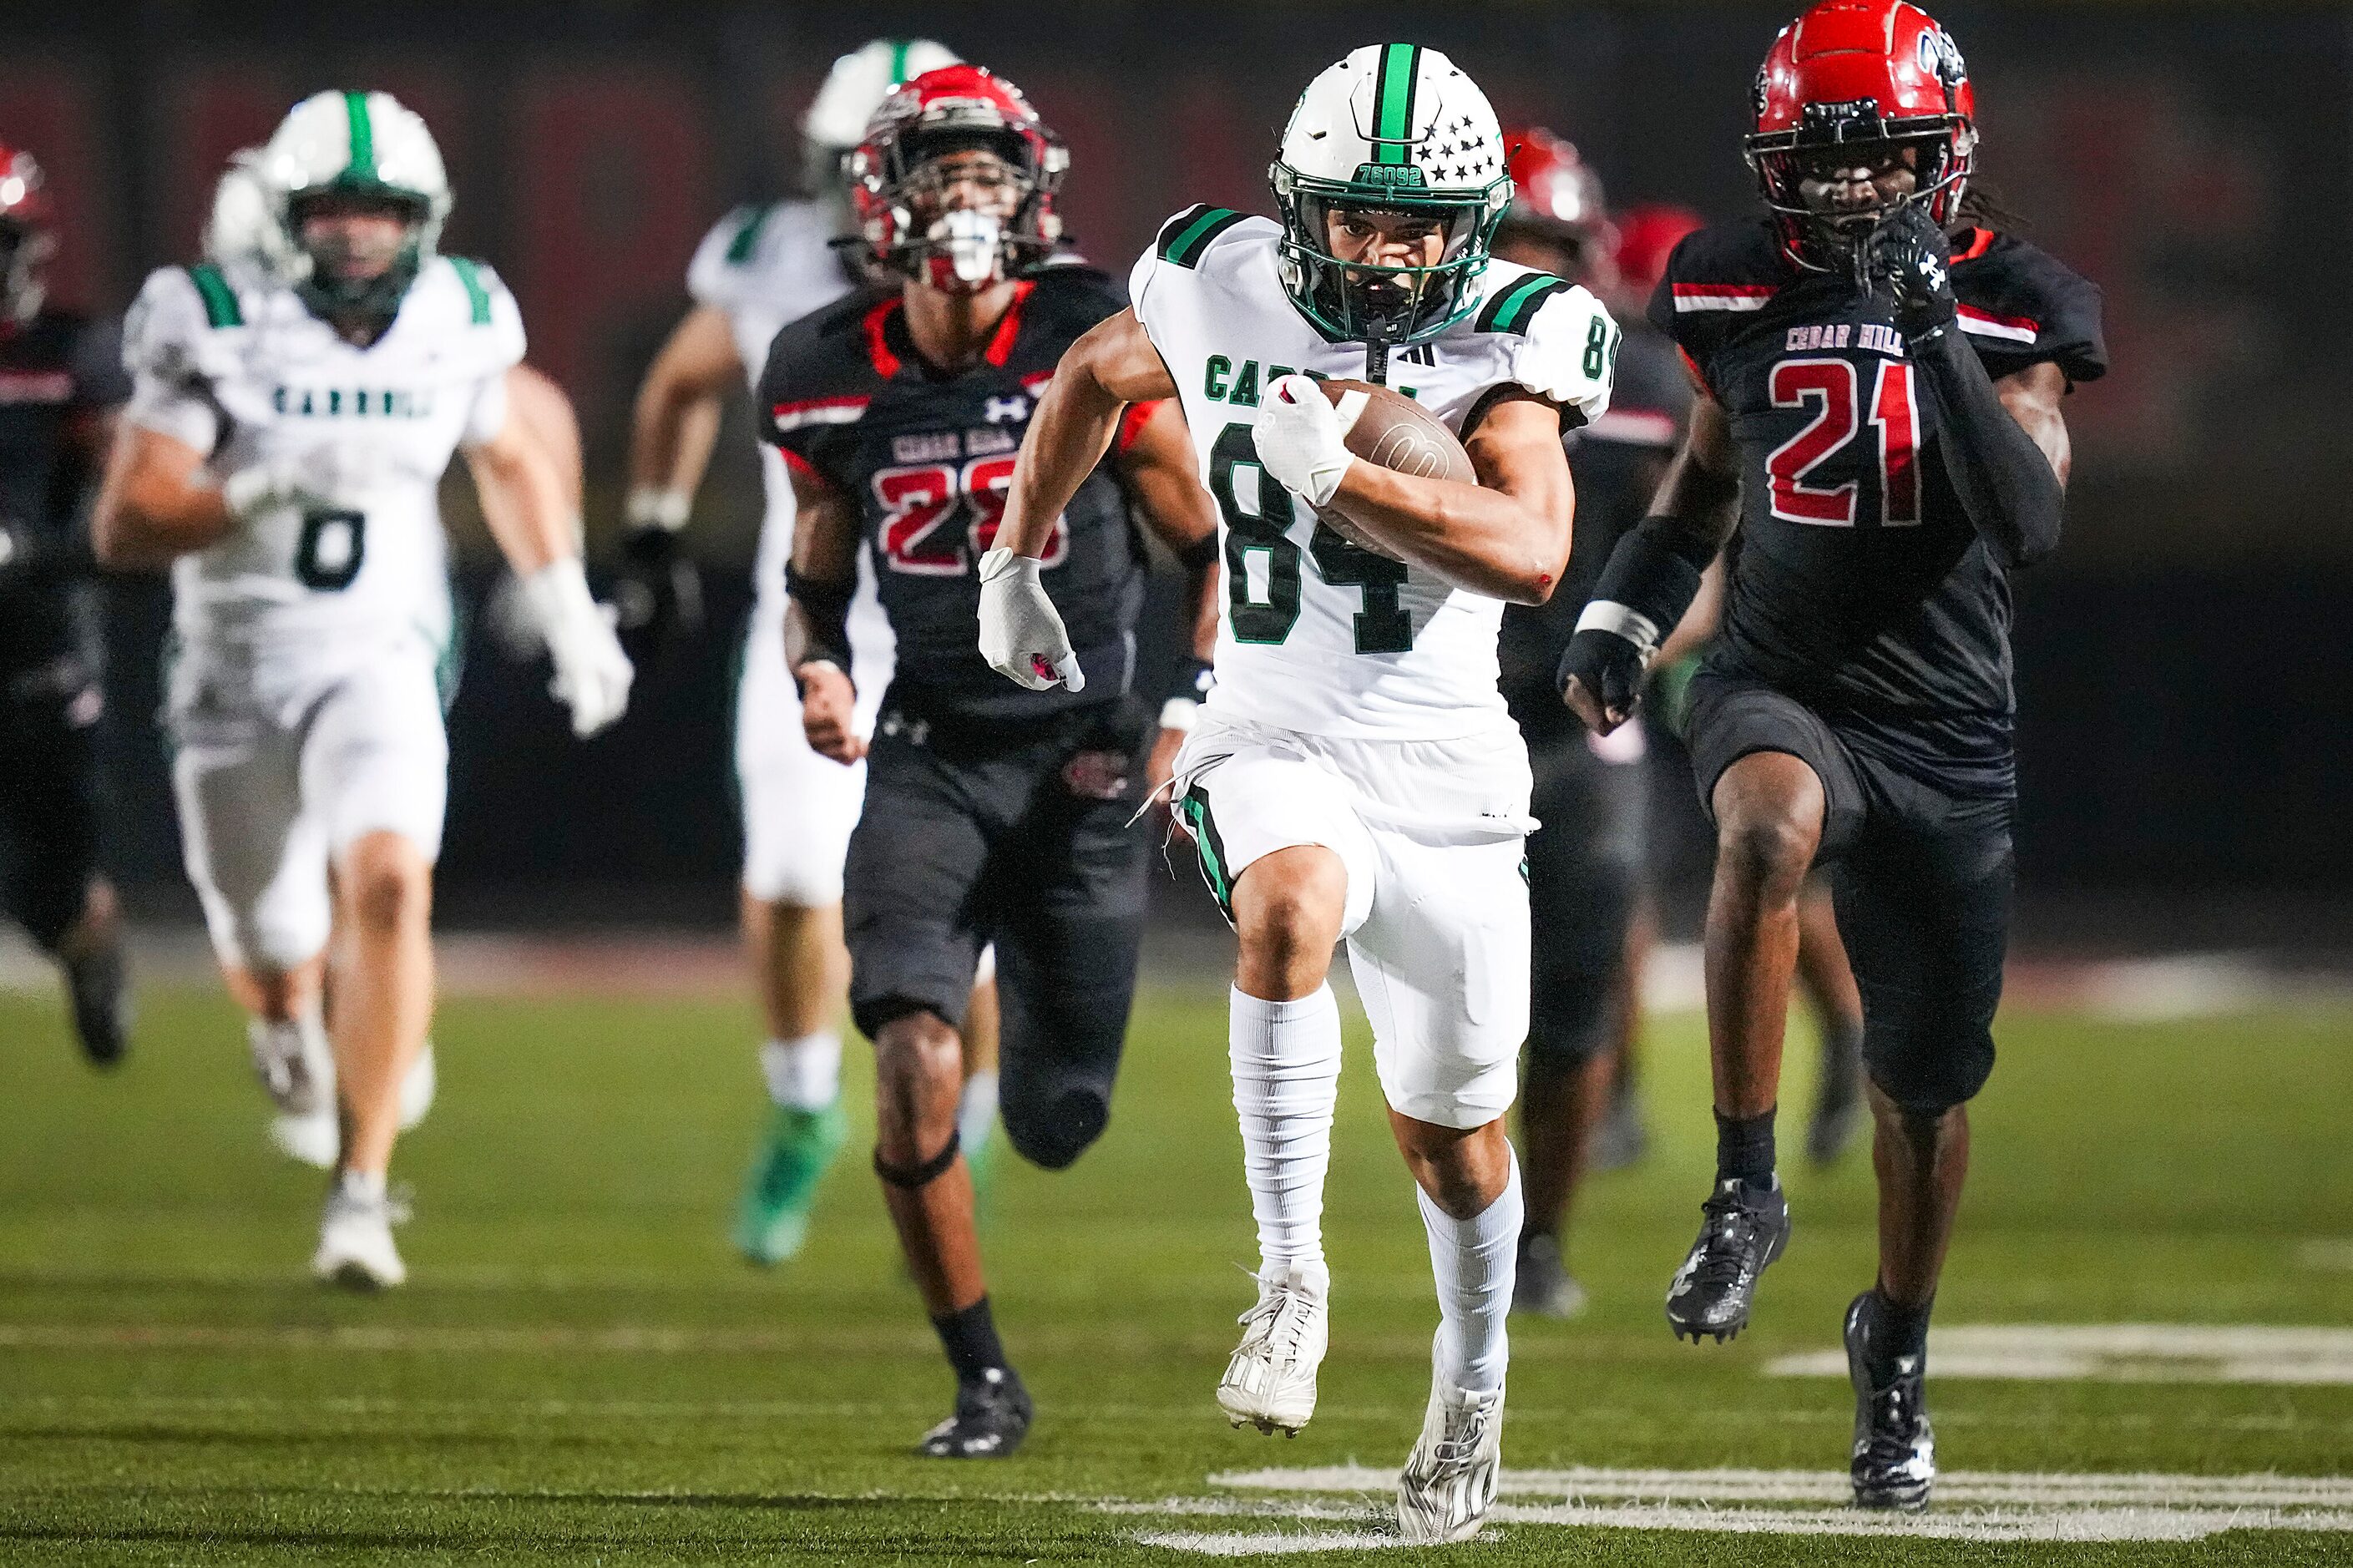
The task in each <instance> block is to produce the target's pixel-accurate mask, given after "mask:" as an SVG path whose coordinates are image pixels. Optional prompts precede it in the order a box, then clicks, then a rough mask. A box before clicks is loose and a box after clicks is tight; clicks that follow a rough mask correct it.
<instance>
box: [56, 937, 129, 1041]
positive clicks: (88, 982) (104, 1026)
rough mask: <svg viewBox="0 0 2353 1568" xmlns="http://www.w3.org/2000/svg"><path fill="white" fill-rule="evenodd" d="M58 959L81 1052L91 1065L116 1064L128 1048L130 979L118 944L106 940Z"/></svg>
mask: <svg viewBox="0 0 2353 1568" xmlns="http://www.w3.org/2000/svg"><path fill="white" fill-rule="evenodd" d="M58 966H59V967H60V968H61V969H62V970H63V971H64V973H65V981H66V1002H67V1005H69V1006H70V1007H71V1008H72V1010H73V1023H74V1035H75V1037H77V1038H78V1039H79V1040H80V1041H81V1054H82V1055H83V1056H84V1057H85V1058H88V1059H89V1061H90V1066H92V1067H94V1068H111V1067H113V1066H115V1065H117V1064H118V1063H120V1062H121V1060H122V1056H123V1052H124V1051H125V1050H127V1049H128V1048H129V1046H130V1040H129V1037H130V1033H131V978H130V975H129V973H128V972H127V971H126V969H125V968H124V965H123V963H122V947H121V943H119V942H107V943H105V944H104V945H102V946H100V947H98V948H95V949H93V950H92V951H90V952H83V953H78V954H76V955H74V956H72V957H69V958H60V959H59V960H58Z"/></svg>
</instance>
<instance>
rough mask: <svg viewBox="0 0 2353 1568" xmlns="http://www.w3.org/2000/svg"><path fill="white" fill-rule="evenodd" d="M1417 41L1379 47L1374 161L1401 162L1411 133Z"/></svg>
mask: <svg viewBox="0 0 2353 1568" xmlns="http://www.w3.org/2000/svg"><path fill="white" fill-rule="evenodd" d="M1420 65H1421V46H1420V45H1419V44H1384V45H1382V46H1381V70H1380V77H1379V79H1378V80H1377V82H1376V83H1375V85H1374V91H1373V139H1374V146H1373V162H1374V163H1406V162H1408V160H1407V158H1406V155H1405V143H1406V139H1407V138H1408V137H1409V136H1411V135H1412V134H1413V92H1414V80H1415V78H1417V77H1418V76H1419V75H1420V74H1421V73H1420Z"/></svg>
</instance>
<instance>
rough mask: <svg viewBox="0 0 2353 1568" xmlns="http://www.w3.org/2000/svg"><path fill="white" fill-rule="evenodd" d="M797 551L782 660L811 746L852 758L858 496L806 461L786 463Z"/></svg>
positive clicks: (857, 740)
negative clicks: (851, 660)
mask: <svg viewBox="0 0 2353 1568" xmlns="http://www.w3.org/2000/svg"><path fill="white" fill-rule="evenodd" d="M789 466H790V468H791V469H792V477H793V500H794V501H795V503H796V504H797V515H796V517H795V519H794V521H793V559H792V563H791V565H790V566H789V567H787V568H786V572H785V593H786V601H785V665H786V668H788V669H790V670H791V671H792V673H793V680H794V683H795V684H796V685H797V686H798V687H799V688H800V693H801V728H802V730H803V731H805V732H806V733H807V736H808V743H809V749H810V750H811V751H813V752H817V754H818V755H819V756H821V757H830V758H832V759H833V760H834V761H835V762H837V763H843V764H845V765H846V764H848V763H854V762H857V761H858V760H859V759H860V758H861V757H863V756H865V755H866V742H865V740H864V738H863V737H861V736H860V734H859V733H858V729H857V725H856V723H855V722H854V721H853V718H852V713H853V710H855V708H856V705H857V701H858V689H857V687H856V686H855V685H854V684H853V683H852V682H851V680H850V678H849V668H850V664H849V601H850V596H851V595H853V594H855V593H856V592H857V590H858V512H857V509H856V506H855V504H854V503H853V502H852V501H851V500H850V499H849V497H848V496H845V495H843V494H842V493H841V492H840V491H839V490H838V489H834V488H833V486H831V485H829V484H828V483H826V482H825V480H824V479H822V478H820V477H819V476H818V474H817V472H816V471H815V470H814V469H812V468H809V467H808V466H807V464H805V463H793V464H791V465H789Z"/></svg>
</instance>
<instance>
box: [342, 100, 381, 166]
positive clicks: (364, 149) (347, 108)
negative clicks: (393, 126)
mask: <svg viewBox="0 0 2353 1568" xmlns="http://www.w3.org/2000/svg"><path fill="white" fill-rule="evenodd" d="M343 113H344V115H345V117H346V118H348V119H349V120H350V121H351V124H352V161H351V164H350V166H349V167H348V168H346V169H344V171H343V177H344V178H345V179H347V180H351V181H353V182H354V183H359V184H374V183H375V178H376V173H375V121H373V120H371V119H370V118H369V117H368V103H367V94H366V93H364V92H354V91H349V90H346V91H345V92H344V94H343Z"/></svg>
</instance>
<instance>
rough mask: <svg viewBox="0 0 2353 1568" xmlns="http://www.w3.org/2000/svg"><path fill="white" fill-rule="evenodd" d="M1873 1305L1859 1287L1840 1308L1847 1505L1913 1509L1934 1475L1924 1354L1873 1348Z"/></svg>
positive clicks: (1920, 1505) (1921, 1504)
mask: <svg viewBox="0 0 2353 1568" xmlns="http://www.w3.org/2000/svg"><path fill="white" fill-rule="evenodd" d="M1876 1304H1877V1297H1876V1296H1875V1294H1874V1293H1873V1292H1872V1291H1869V1290H1865V1291H1864V1292H1863V1293H1862V1295H1860V1296H1857V1297H1856V1298H1855V1299H1854V1300H1853V1301H1852V1303H1851V1304H1850V1305H1849V1306H1848V1307H1847V1310H1846V1375H1847V1381H1848V1382H1850V1383H1852V1384H1854V1460H1853V1463H1852V1472H1853V1476H1854V1506H1855V1507H1857V1508H1895V1509H1902V1510H1904V1511H1905V1512H1906V1513H1918V1512H1919V1511H1920V1510H1922V1509H1925V1508H1926V1507H1927V1506H1928V1489H1929V1488H1930V1487H1932V1486H1934V1485H1935V1484H1936V1430H1935V1428H1933V1427H1931V1426H1929V1425H1928V1394H1927V1389H1926V1373H1927V1367H1926V1360H1927V1358H1926V1357H1925V1356H1920V1355H1905V1356H1895V1357H1893V1358H1886V1357H1883V1356H1877V1355H1874V1354H1873V1349H1872V1338H1873V1335H1874V1334H1875V1333H1876V1332H1878V1331H1879V1314H1878V1312H1877V1311H1876V1310H1874V1309H1875V1307H1876ZM1891 1360H1892V1366H1891V1364H1890V1362H1891ZM1873 1363H1878V1364H1876V1365H1874V1364H1873Z"/></svg>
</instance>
